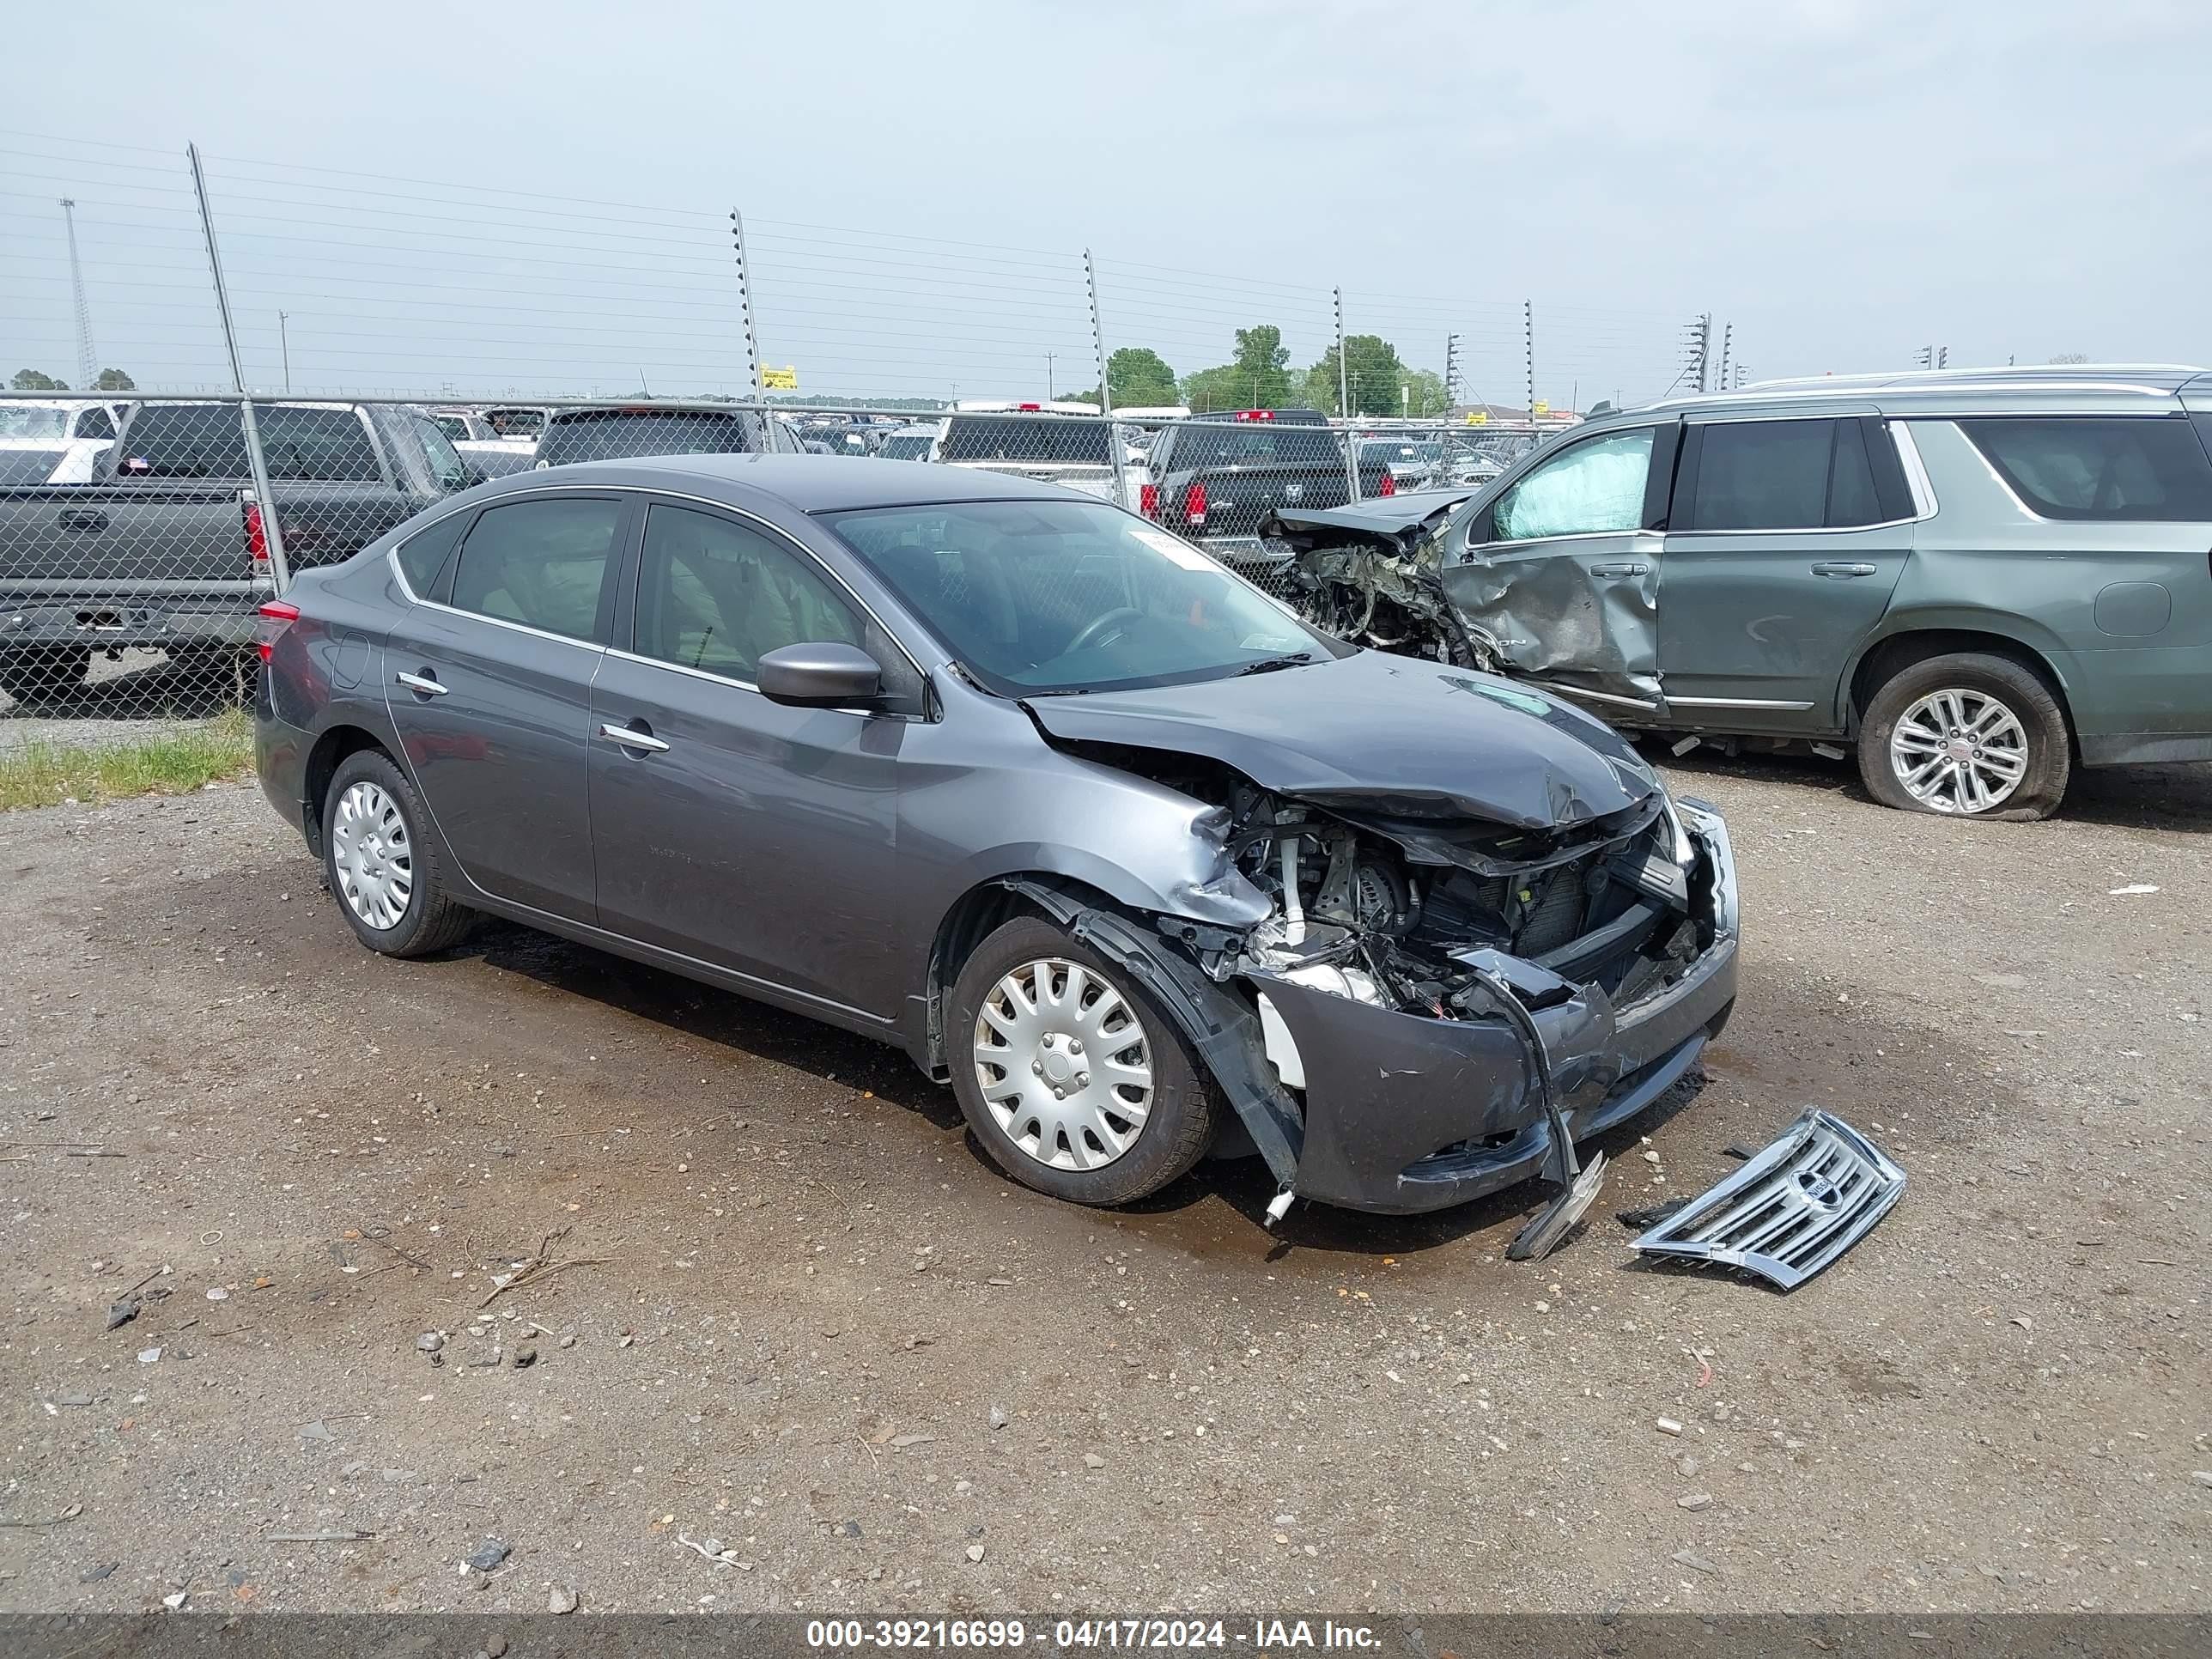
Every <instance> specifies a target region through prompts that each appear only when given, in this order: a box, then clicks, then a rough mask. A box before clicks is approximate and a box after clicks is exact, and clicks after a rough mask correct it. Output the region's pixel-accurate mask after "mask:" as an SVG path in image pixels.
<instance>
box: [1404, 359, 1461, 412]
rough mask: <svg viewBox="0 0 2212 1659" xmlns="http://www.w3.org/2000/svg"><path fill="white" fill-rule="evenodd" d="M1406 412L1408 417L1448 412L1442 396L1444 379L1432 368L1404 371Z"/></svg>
mask: <svg viewBox="0 0 2212 1659" xmlns="http://www.w3.org/2000/svg"><path fill="white" fill-rule="evenodd" d="M1406 390H1407V394H1408V395H1407V399H1406V411H1407V413H1408V414H1410V415H1443V414H1445V413H1447V412H1449V410H1450V408H1451V404H1450V401H1449V399H1448V398H1446V397H1445V396H1444V377H1443V375H1441V374H1437V372H1436V370H1434V369H1432V368H1409V369H1407V371H1406Z"/></svg>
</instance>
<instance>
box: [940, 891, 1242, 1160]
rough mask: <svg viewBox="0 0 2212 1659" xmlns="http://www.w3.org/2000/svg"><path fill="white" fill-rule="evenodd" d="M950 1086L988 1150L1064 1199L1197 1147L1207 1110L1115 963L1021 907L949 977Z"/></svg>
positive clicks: (1180, 1054) (1198, 1080)
mask: <svg viewBox="0 0 2212 1659" xmlns="http://www.w3.org/2000/svg"><path fill="white" fill-rule="evenodd" d="M946 1041H947V1046H948V1047H949V1048H952V1050H953V1053H952V1055H951V1070H952V1090H953V1093H954V1094H955V1095H956V1096H957V1097H958V1099H959V1102H960V1109H961V1110H962V1112H963V1113H964V1114H965V1115H966V1116H967V1119H968V1123H969V1127H970V1128H972V1129H973V1130H974V1131H975V1138H976V1139H978V1140H980V1141H981V1142H982V1144H983V1146H984V1149H985V1150H986V1151H987V1152H989V1153H990V1155H991V1158H992V1159H993V1161H994V1162H995V1163H996V1164H998V1165H999V1167H1000V1169H1002V1170H1006V1173H1007V1174H1008V1175H1010V1176H1012V1177H1013V1178H1014V1179H1015V1180H1017V1181H1018V1182H1022V1183H1023V1184H1024V1185H1025V1186H1030V1187H1034V1188H1036V1189H1037V1190H1038V1191H1039V1192H1042V1193H1049V1194H1052V1195H1053V1196H1054V1197H1055V1198H1064V1199H1068V1200H1073V1202H1075V1203H1078V1204H1127V1203H1129V1202H1131V1201H1133V1200H1136V1199H1139V1198H1143V1197H1146V1196H1147V1195H1148V1194H1152V1193H1155V1192H1158V1190H1159V1189H1160V1188H1163V1187H1164V1186H1166V1185H1167V1184H1168V1183H1169V1182H1171V1181H1173V1180H1175V1179H1176V1177H1177V1176H1181V1175H1183V1174H1185V1173H1187V1172H1188V1170H1190V1168H1191V1166H1192V1165H1193V1164H1196V1163H1197V1162H1198V1160H1199V1159H1200V1158H1202V1157H1203V1156H1205V1153H1206V1148H1207V1146H1210V1145H1211V1144H1212V1139H1213V1135H1214V1130H1215V1127H1216V1126H1217V1124H1218V1121H1219V1110H1218V1098H1217V1096H1216V1094H1215V1091H1214V1089H1213V1085H1212V1082H1211V1081H1210V1079H1207V1078H1206V1076H1205V1074H1204V1073H1202V1072H1201V1071H1200V1068H1199V1064H1198V1060H1197V1058H1196V1056H1195V1055H1194V1054H1192V1052H1191V1050H1190V1047H1189V1045H1188V1042H1186V1041H1185V1040H1184V1038H1183V1036H1182V1032H1181V1031H1180V1030H1177V1029H1176V1026H1175V1024H1174V1023H1173V1022H1172V1021H1170V1019H1169V1018H1168V1017H1167V1016H1166V1015H1165V1014H1164V1012H1162V1011H1161V1010H1160V1008H1159V1007H1158V1005H1157V1004H1155V1003H1154V1002H1153V1001H1152V1000H1151V998H1150V997H1148V996H1147V995H1146V994H1145V992H1144V991H1143V989H1142V988H1141V987H1138V986H1136V985H1134V984H1133V983H1130V982H1129V980H1128V976H1127V974H1125V973H1124V972H1122V970H1121V969H1118V968H1116V967H1115V966H1113V965H1112V964H1110V963H1107V962H1106V961H1104V960H1103V958H1102V957H1099V956H1098V955H1097V952H1095V951H1091V950H1090V949H1089V948H1088V947H1087V946H1085V945H1082V944H1080V943H1079V942H1078V941H1077V940H1075V939H1071V938H1069V937H1068V936H1067V935H1066V933H1063V932H1061V931H1060V929H1059V928H1058V927H1054V926H1053V925H1052V924H1051V923H1049V922H1048V921H1042V920H1040V919H1037V918H1034V917H1023V918H1020V919H1018V920H1016V921H1010V922H1008V923H1006V925H1005V926H1004V927H1000V928H999V929H998V930H997V931H996V932H995V933H992V934H991V936H990V937H989V938H988V939H985V940H984V941H983V942H982V944H981V945H979V946H977V947H976V950H975V954H974V955H973V956H971V957H969V958H968V960H967V962H966V963H965V964H963V967H962V968H961V969H960V974H959V976H958V978H957V979H956V980H955V981H954V982H953V987H952V996H951V1020H950V1022H949V1024H948V1026H947V1030H946Z"/></svg>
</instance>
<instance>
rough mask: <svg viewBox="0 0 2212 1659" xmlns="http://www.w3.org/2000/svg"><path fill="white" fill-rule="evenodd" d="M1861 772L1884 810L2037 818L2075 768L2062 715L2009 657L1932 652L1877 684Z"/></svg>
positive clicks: (1863, 734)
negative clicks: (1934, 655) (1936, 654)
mask: <svg viewBox="0 0 2212 1659" xmlns="http://www.w3.org/2000/svg"><path fill="white" fill-rule="evenodd" d="M1858 758H1859V775H1860V777H1861V778H1863V780H1864V781H1865V782H1866V787H1867V790H1868V793H1870V794H1872V795H1873V796H1874V798H1875V799H1876V800H1878V801H1880V802H1881V804H1882V805H1885V806H1894V807H1898V808H1899V809H1900V810H1902V811H1908V812H1940V813H1942V814H1945V815H1946V816H1948V817H1982V818H2042V817H2050V816H2051V813H2052V812H2054V811H2057V808H2058V803H2059V801H2060V800H2061V799H2063V797H2064V795H2065V793H2066V782H2067V778H2068V776H2069V774H2070V772H2071V770H2072V767H2073V745H2072V741H2071V736H2070V734H2069V732H2068V730H2067V726H2066V711H2065V710H2064V709H2063V708H2060V707H2059V706H2058V700H2057V697H2055V696H2052V695H2051V688H2050V687H2049V686H2047V685H2045V684H2044V683H2043V681H2042V679H2041V678H2039V676H2037V675H2036V674H2035V673H2033V671H2030V670H2028V669H2027V668H2025V667H2023V666H2021V665H2020V664H2019V663H2016V662H2014V661H2012V660H2011V659H2009V658H2005V657H1996V656H1990V655H1988V654H1986V653H1982V652H1960V653H1954V654H1950V655H1946V656H1940V657H1929V658H1928V659H1925V660H1923V661H1921V662H1917V663H1914V664H1912V665H1911V666H1909V667H1907V668H1904V669H1901V670H1899V671H1898V672H1897V673H1896V674H1894V675H1893V676H1891V677H1890V678H1889V679H1887V680H1886V681H1884V682H1883V684H1882V685H1881V689H1880V690H1877V691H1876V692H1875V695H1874V697H1873V700H1872V701H1871V702H1869V703H1868V705H1867V711H1866V718H1865V720H1864V721H1863V724H1862V725H1861V726H1860V728H1859V757H1858Z"/></svg>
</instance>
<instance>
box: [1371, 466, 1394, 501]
mask: <svg viewBox="0 0 2212 1659" xmlns="http://www.w3.org/2000/svg"><path fill="white" fill-rule="evenodd" d="M1375 493H1376V495H1396V494H1397V493H1398V481H1397V479H1395V477H1391V475H1390V469H1389V467H1387V466H1386V467H1384V468H1383V488H1382V489H1378V490H1376V492H1375Z"/></svg>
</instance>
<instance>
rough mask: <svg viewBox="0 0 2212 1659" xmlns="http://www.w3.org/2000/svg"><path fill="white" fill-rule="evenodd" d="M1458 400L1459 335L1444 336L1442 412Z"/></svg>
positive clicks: (1446, 410) (1448, 411) (1447, 412)
mask: <svg viewBox="0 0 2212 1659" xmlns="http://www.w3.org/2000/svg"><path fill="white" fill-rule="evenodd" d="M1458 401H1459V336H1458V335H1456V334H1447V335H1445V336H1444V412H1445V413H1446V414H1449V413H1450V412H1451V406H1452V405H1453V404H1455V403H1457V402H1458Z"/></svg>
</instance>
